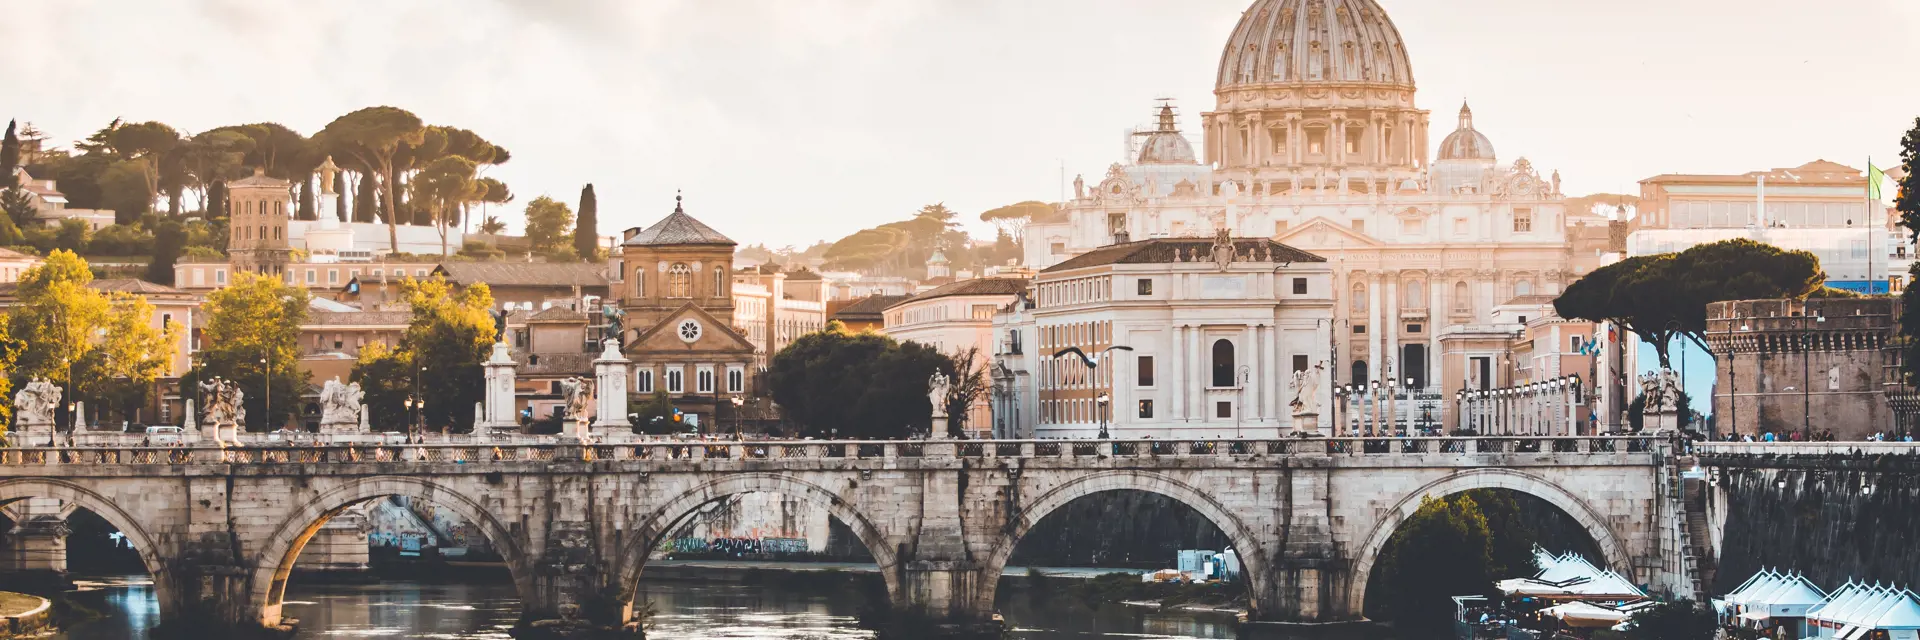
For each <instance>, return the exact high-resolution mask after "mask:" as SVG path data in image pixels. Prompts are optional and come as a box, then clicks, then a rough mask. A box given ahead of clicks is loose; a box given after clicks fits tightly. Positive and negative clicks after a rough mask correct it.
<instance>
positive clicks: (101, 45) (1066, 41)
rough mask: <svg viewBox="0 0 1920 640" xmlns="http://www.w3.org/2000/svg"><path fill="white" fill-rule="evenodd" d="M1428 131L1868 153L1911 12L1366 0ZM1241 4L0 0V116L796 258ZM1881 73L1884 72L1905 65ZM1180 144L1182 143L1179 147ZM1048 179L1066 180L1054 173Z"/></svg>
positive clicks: (1570, 159)
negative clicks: (401, 172) (202, 137)
mask: <svg viewBox="0 0 1920 640" xmlns="http://www.w3.org/2000/svg"><path fill="white" fill-rule="evenodd" d="M1378 2H1379V4H1380V5H1381V6H1382V7H1384V8H1385V9H1386V11H1387V12H1388V14H1389V15H1390V16H1391V17H1392V18H1393V20H1394V22H1395V24H1396V25H1397V26H1398V28H1399V30H1400V33H1401V35H1402V36H1403V37H1404V38H1405V40H1406V41H1407V47H1408V50H1409V52H1410V53H1411V56H1412V62H1413V68H1414V75H1415V80H1416V82H1417V84H1418V86H1419V93H1418V102H1419V104H1420V106H1421V107H1422V108H1425V109H1429V110H1431V111H1432V112H1433V114H1434V115H1433V122H1434V126H1433V136H1434V143H1435V145H1437V143H1438V140H1439V138H1440V137H1443V136H1445V135H1446V134H1447V133H1448V132H1449V131H1450V130H1451V129H1452V126H1451V124H1452V122H1453V119H1454V114H1455V113H1456V112H1457V110H1458V109H1459V106H1460V103H1461V101H1462V100H1463V99H1466V100H1470V101H1471V103H1472V105H1473V109H1474V116H1475V125H1476V128H1478V129H1479V130H1480V131H1482V132H1483V133H1485V134H1487V135H1488V136H1489V137H1490V138H1491V139H1492V140H1493V143H1494V146H1495V148H1496V149H1497V150H1498V152H1499V155H1500V158H1501V160H1502V162H1503V163H1504V162H1511V161H1512V160H1514V159H1515V158H1517V157H1520V156H1525V157H1527V158H1528V159H1529V160H1531V161H1532V162H1533V164H1534V166H1536V167H1538V168H1540V169H1541V171H1542V172H1543V173H1544V172H1547V171H1550V170H1554V169H1558V170H1560V172H1561V175H1562V177H1563V179H1564V184H1565V191H1566V192H1567V193H1569V194H1571V195H1582V194H1587V193H1594V192H1609V193H1637V192H1638V187H1637V185H1636V182H1637V181H1638V180H1640V179H1642V178H1646V177H1649V176H1652V175H1656V174H1661V173H1676V172H1683V173H1744V172H1746V171H1750V170H1756V169H1763V168H1770V167H1781V166H1796V165H1799V164H1803V163H1805V162H1808V161H1811V160H1813V159H1816V158H1825V159H1829V160H1834V161H1837V162H1841V163H1844V164H1848V165H1851V166H1855V167H1860V166H1862V165H1863V164H1864V163H1865V162H1866V160H1867V158H1868V157H1869V156H1871V157H1873V158H1874V159H1875V161H1876V164H1880V165H1882V166H1886V165H1891V164H1895V163H1896V162H1897V154H1898V143H1899V140H1900V136H1901V134H1902V133H1903V132H1904V131H1905V130H1906V129H1907V128H1908V127H1910V126H1912V124H1913V122H1914V119H1915V117H1916V116H1920V83H1916V82H1912V81H1911V79H1910V77H1902V75H1903V74H1901V73H1900V72H1899V71H1898V69H1897V65H1899V64H1901V61H1912V60H1915V59H1920V0H1823V1H1820V2H1810V1H1807V0H1608V1H1607V2H1589V1H1582V0H1378ZM1250 3H1251V0H632V1H614V0H607V1H602V2H592V1H586V0H419V1H414V0H401V1H394V0H383V1H377V2H375V1H360V0H329V1H327V2H293V1H285V2H279V1H272V0H169V1H167V2H140V1H135V0H125V1H121V2H104V1H98V0H60V1H57V2H54V1H48V0H0V15H5V16H7V19H6V20H0V60H4V61H5V66H4V70H3V71H0V76H4V78H5V82H4V84H3V86H4V88H3V89H0V117H12V118H19V119H21V120H24V121H30V122H32V123H33V124H34V125H36V126H37V127H39V128H40V129H42V130H44V131H46V132H47V133H48V134H50V135H51V136H52V137H53V139H54V140H55V141H58V142H61V143H63V144H69V143H70V142H71V141H72V140H77V139H81V138H84V137H86V135H87V134H89V133H91V132H92V131H94V130H95V129H98V128H100V127H101V126H103V125H105V124H106V123H107V122H108V121H110V120H112V119H113V118H116V117H120V118H126V119H128V120H134V121H140V120H159V121H162V122H166V123H169V124H172V125H174V126H176V127H179V128H181V129H183V130H186V131H188V132H193V131H201V130H205V129H210V128H213V127H217V126H222V125H227V124H236V123H244V122H259V121H275V122H280V123H282V124H285V125H287V126H289V127H292V128H294V129H296V130H298V131H301V132H303V133H309V134H310V133H312V132H314V131H316V130H318V129H320V128H321V127H323V126H325V125H326V124H327V122H329V121H331V120H332V119H333V118H334V117H337V116H339V115H341V114H344V113H347V112H349V111H352V110H354V109H358V108H360V107H365V106H370V105H380V104H385V105H393V106H398V107H403V108H406V109H409V110H412V111H414V112H415V113H417V114H419V115H420V116H421V117H422V118H424V119H425V120H426V121H427V122H429V123H431V124H445V125H452V126H459V127H465V128H468V129H472V130H474V131H476V132H478V133H480V134H481V135H483V136H485V137H487V138H488V139H490V140H493V141H495V142H496V143H499V144H501V145H504V146H506V147H507V148H508V149H509V150H511V151H512V152H513V159H512V161H511V162H509V163H507V164H505V165H502V166H499V167H494V168H491V169H488V172H487V175H490V176H493V177H496V178H499V179H501V180H504V181H506V182H507V183H508V184H509V185H510V186H511V187H512V188H513V190H514V191H515V193H516V194H518V199H517V200H516V203H515V204H511V205H508V206H509V207H510V208H511V209H512V211H511V212H509V213H508V215H503V216H502V217H503V218H506V219H508V220H510V221H511V222H514V223H515V224H516V226H517V223H518V219H519V216H518V215H517V214H518V209H520V208H521V207H522V206H524V203H525V202H526V201H528V200H531V199H532V198H533V197H535V196H539V195H549V196H552V197H554V198H558V199H562V200H565V201H568V202H576V201H577V199H578V196H579V192H580V188H581V186H582V185H583V184H586V183H593V184H594V190H595V192H596V194H597V196H598V198H599V202H600V220H601V222H600V225H601V227H600V229H601V232H602V233H614V232H616V231H617V230H619V229H624V228H627V227H632V226H643V225H646V224H650V223H652V222H653V221H655V220H657V219H659V218H660V217H662V216H664V215H666V214H667V213H668V212H670V211H672V207H673V197H674V194H675V192H676V190H682V191H684V193H685V197H686V206H687V210H688V212H689V213H692V214H693V215H695V216H696V217H698V218H700V219H702V220H704V221H706V222H707V223H708V224H710V225H713V226H714V227H716V228H718V229H719V230H720V231H722V232H723V233H726V234H728V235H729V236H731V237H733V238H734V239H735V240H737V241H739V242H741V243H742V244H754V243H765V244H768V245H771V246H774V247H780V246H784V245H795V246H802V247H804V246H806V245H808V244H811V243H812V242H815V241H819V240H833V239H836V238H839V237H841V236H844V235H846V234H848V233H851V232H853V231H856V230H858V229H860V228H864V227H869V226H873V225H877V224H881V223H885V222H890V221H894V220H900V219H904V218H906V217H908V216H909V215H911V213H912V212H913V211H915V210H917V209H919V208H920V207H921V206H923V205H926V204H930V203H936V202H939V203H945V204H946V205H947V206H948V207H950V208H952V209H954V210H956V211H959V212H961V214H962V216H963V219H966V220H969V221H972V222H971V224H970V230H971V231H973V232H974V233H975V234H976V235H981V236H986V237H991V233H992V231H991V227H989V226H987V225H985V224H983V223H979V222H978V221H977V216H978V214H979V213H980V212H981V211H985V210H987V209H991V208H994V207H997V206H1001V205H1005V204H1010V203H1013V202H1018V201H1022V200H1057V199H1058V198H1059V197H1060V194H1061V193H1062V192H1063V190H1064V189H1065V188H1066V187H1065V185H1066V183H1067V182H1068V181H1070V180H1071V179H1072V176H1073V175H1075V174H1085V175H1087V176H1088V179H1089V180H1097V177H1098V176H1100V175H1102V174H1103V173H1104V172H1105V169H1106V167H1107V166H1108V165H1109V164H1111V163H1113V162H1116V161H1118V160H1119V159H1120V153H1121V149H1122V147H1121V145H1122V139H1123V134H1124V132H1125V131H1126V130H1127V129H1128V128H1131V127H1145V126H1147V125H1148V124H1149V122H1150V120H1151V118H1152V115H1153V105H1154V104H1155V103H1154V100H1155V99H1156V98H1162V97H1167V98H1174V99H1176V100H1177V101H1178V102H1177V104H1178V106H1179V107H1180V108H1181V111H1182V125H1183V127H1184V128H1185V129H1187V130H1188V131H1190V132H1194V133H1197V131H1198V125H1199V114H1200V113H1202V112H1204V111H1207V110H1210V109H1211V108H1212V106H1213V96H1212V91H1213V82H1214V75H1215V71H1216V68H1217V65H1218V57H1219V55H1220V50H1221V47H1223V46H1224V45H1225V42H1226V40H1227V37H1228V35H1229V33H1230V32H1231V31H1232V29H1233V26H1234V24H1235V22H1236V21H1238V19H1239V17H1240V14H1241V12H1242V11H1243V10H1245V9H1246V7H1247V5H1249V4H1250ZM1910 74H1911V72H1909V73H1908V74H1907V75H1908V76H1910ZM1193 138H1194V143H1195V145H1196V146H1198V145H1199V144H1200V140H1199V137H1198V136H1197V135H1196V136H1193ZM1063 171H1064V177H1063Z"/></svg>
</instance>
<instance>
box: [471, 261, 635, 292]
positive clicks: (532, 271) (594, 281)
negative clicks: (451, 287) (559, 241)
mask: <svg viewBox="0 0 1920 640" xmlns="http://www.w3.org/2000/svg"><path fill="white" fill-rule="evenodd" d="M435 273H442V274H445V275H446V276H447V281H448V282H452V283H454V284H459V285H468V284H474V283H476V282H478V283H485V284H487V285H489V286H516V287H543V286H551V287H571V286H581V287H604V286H607V275H606V273H604V272H603V271H602V267H601V266H600V265H598V264H593V263H586V262H448V263H445V264H442V265H440V267H439V268H438V269H436V270H435Z"/></svg>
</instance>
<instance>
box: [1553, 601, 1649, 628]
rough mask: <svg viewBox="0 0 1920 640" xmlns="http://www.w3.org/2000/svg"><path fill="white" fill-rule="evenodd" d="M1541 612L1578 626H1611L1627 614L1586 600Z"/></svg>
mask: <svg viewBox="0 0 1920 640" xmlns="http://www.w3.org/2000/svg"><path fill="white" fill-rule="evenodd" d="M1540 613H1543V614H1546V615H1550V616H1553V617H1555V618H1559V619H1561V620H1562V621H1565V622H1566V623H1567V624H1568V625H1571V626H1576V627H1611V626H1613V625H1615V624H1619V623H1621V622H1624V621H1626V619H1627V618H1628V616H1627V614H1625V613H1622V612H1619V611H1615V610H1613V609H1608V608H1606V607H1599V606H1594V605H1591V604H1587V603H1585V602H1569V603H1566V604H1563V605H1558V606H1552V607H1547V608H1545V609H1541V610H1540Z"/></svg>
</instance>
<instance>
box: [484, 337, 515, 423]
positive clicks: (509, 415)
mask: <svg viewBox="0 0 1920 640" xmlns="http://www.w3.org/2000/svg"><path fill="white" fill-rule="evenodd" d="M484 366H486V368H487V394H486V400H485V407H486V416H485V417H484V418H483V419H482V420H481V424H483V425H485V427H486V431H487V433H490V434H495V435H506V434H515V433H519V432H520V419H519V416H518V415H516V414H517V411H518V408H519V407H517V406H515V405H516V404H517V403H516V401H515V399H514V388H513V387H514V364H513V357H512V356H510V355H508V354H507V343H505V342H496V343H494V344H493V356H492V357H490V358H488V359H487V361H486V363H485V365H484Z"/></svg>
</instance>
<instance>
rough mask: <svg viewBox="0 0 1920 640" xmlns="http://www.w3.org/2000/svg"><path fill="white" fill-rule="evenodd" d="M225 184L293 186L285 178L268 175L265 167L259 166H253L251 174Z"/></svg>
mask: <svg viewBox="0 0 1920 640" xmlns="http://www.w3.org/2000/svg"><path fill="white" fill-rule="evenodd" d="M227 186H228V187H278V188H281V189H291V188H293V183H291V182H287V181H285V180H281V179H279V178H274V177H269V176H268V175H267V170H266V169H264V168H261V167H254V169H253V175H250V176H247V177H245V178H241V179H239V180H233V181H229V182H228V183H227Z"/></svg>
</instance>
